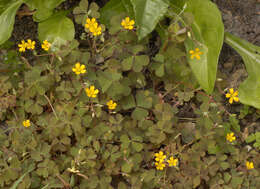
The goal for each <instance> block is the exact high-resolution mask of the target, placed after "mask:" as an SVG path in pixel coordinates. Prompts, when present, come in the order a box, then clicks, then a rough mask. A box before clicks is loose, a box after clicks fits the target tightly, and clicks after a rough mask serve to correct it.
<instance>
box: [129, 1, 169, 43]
mask: <svg viewBox="0 0 260 189" xmlns="http://www.w3.org/2000/svg"><path fill="white" fill-rule="evenodd" d="M131 3H132V4H133V8H134V13H135V20H136V25H137V33H138V39H139V40H140V39H142V38H144V37H145V36H147V35H148V34H149V33H151V32H152V31H153V30H154V28H155V26H156V25H157V23H158V22H159V20H160V19H161V18H162V17H163V16H164V14H165V13H166V12H167V10H168V6H169V2H168V0H142V1H140V0H131Z"/></svg>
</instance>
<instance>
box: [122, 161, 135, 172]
mask: <svg viewBox="0 0 260 189" xmlns="http://www.w3.org/2000/svg"><path fill="white" fill-rule="evenodd" d="M132 167H133V164H131V163H128V162H124V164H123V165H122V172H125V173H130V172H131V170H132Z"/></svg>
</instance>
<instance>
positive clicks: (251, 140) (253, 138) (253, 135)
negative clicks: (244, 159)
mask: <svg viewBox="0 0 260 189" xmlns="http://www.w3.org/2000/svg"><path fill="white" fill-rule="evenodd" d="M255 139H256V137H255V134H251V135H249V136H248V137H247V138H246V143H251V142H253V141H255Z"/></svg>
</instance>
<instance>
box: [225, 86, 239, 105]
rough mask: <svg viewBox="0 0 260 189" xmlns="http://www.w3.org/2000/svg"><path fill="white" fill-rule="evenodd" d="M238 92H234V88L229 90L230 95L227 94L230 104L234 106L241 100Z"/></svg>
mask: <svg viewBox="0 0 260 189" xmlns="http://www.w3.org/2000/svg"><path fill="white" fill-rule="evenodd" d="M237 95H238V91H234V89H233V88H231V89H229V93H227V94H226V98H229V103H230V104H232V103H233V101H235V102H238V101H239V98H238V97H237Z"/></svg>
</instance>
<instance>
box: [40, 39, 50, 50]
mask: <svg viewBox="0 0 260 189" xmlns="http://www.w3.org/2000/svg"><path fill="white" fill-rule="evenodd" d="M50 47H51V44H50V43H49V42H48V41H47V40H44V41H43V43H42V48H43V49H44V50H45V51H48V50H49V48H50Z"/></svg>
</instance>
